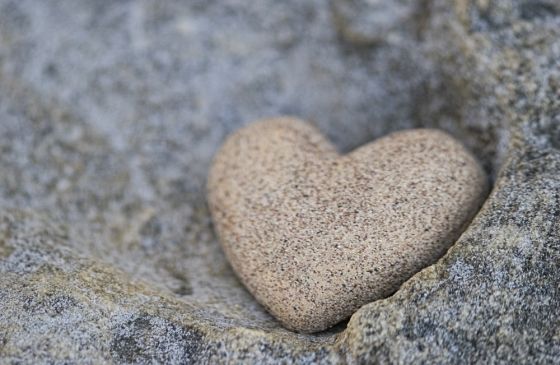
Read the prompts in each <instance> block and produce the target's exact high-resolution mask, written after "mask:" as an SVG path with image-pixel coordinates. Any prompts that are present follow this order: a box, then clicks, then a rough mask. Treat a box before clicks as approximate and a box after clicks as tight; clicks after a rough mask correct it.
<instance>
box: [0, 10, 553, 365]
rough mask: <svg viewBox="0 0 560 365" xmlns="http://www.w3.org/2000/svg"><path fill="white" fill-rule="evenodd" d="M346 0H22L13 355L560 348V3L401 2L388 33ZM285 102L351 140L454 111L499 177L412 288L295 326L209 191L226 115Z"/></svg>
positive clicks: (2, 154)
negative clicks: (255, 279)
mask: <svg viewBox="0 0 560 365" xmlns="http://www.w3.org/2000/svg"><path fill="white" fill-rule="evenodd" d="M336 1H338V0H333V2H336ZM340 1H342V0H340ZM344 2H345V6H347V7H349V8H347V9H351V10H352V12H346V11H344V12H341V11H339V12H338V14H337V15H336V16H346V14H350V15H351V14H361V15H362V16H360V17H354V18H350V19H346V20H345V21H342V22H338V23H337V25H335V22H334V20H333V19H334V16H335V15H334V14H333V12H334V11H335V9H334V8H335V7H334V4H328V2H326V1H323V0H321V1H319V0H317V1H316V0H310V1H305V2H303V1H299V0H298V1H296V0H286V1H274V0H262V1H258V2H257V1H253V2H247V1H240V0H224V1H215V0H205V1H199V0H192V1H188V2H185V1H178V0H168V1H165V2H163V1H157V0H138V1H130V0H120V1H107V0H88V1H85V0H83V1H81V0H80V1H76V0H52V1H48V2H46V1H37V0H0V207H1V215H0V216H1V222H3V223H1V224H0V226H1V227H2V228H0V238H1V239H0V266H1V269H0V270H2V274H1V275H0V357H1V361H0V362H3V363H20V364H21V363H23V364H36V363H55V364H58V363H85V364H91V363H93V364H104V363H109V364H110V363H119V362H120V363H123V362H125V363H126V362H128V363H140V364H151V363H154V362H170V363H173V362H175V363H185V362H191V363H200V364H221V363H248V364H254V363H258V364H270V363H273V364H277V363H284V364H315V363H320V364H321V363H322V364H331V363H351V364H352V363H353V364H360V363H361V364H368V363H395V364H409V363H420V364H422V363H424V364H433V363H442V364H463V363H490V364H492V363H493V364H512V363H525V364H554V363H558V358H560V334H559V332H558V328H560V292H559V287H558V283H559V282H560V231H559V230H560V227H559V224H558V217H559V216H560V213H559V209H560V208H559V207H560V196H559V194H558V191H560V181H559V180H560V178H559V176H560V142H559V141H560V122H559V120H558V110H559V109H560V105H559V103H560V98H558V94H559V92H560V72H559V70H560V63H559V62H560V9H559V5H558V2H557V1H553V0H532V1H529V0H493V1H480V0H417V1H416V0H410V1H402V2H399V4H405V6H407V7H410V8H411V12H410V14H411V15H410V18H404V21H405V22H406V26H402V27H399V26H397V27H394V28H393V27H391V28H390V29H394V30H396V33H394V31H393V30H390V31H389V36H388V37H387V40H386V41H384V42H381V43H371V42H369V43H367V42H366V44H364V43H360V42H355V41H354V40H353V39H351V38H350V37H348V36H346V35H344V34H343V31H344V27H351V29H349V30H347V31H346V32H347V33H352V31H353V30H356V29H357V30H360V32H362V34H363V35H365V36H367V35H368V34H367V32H369V30H368V29H372V28H370V27H371V25H370V24H369V21H368V20H369V19H373V18H375V17H376V14H373V13H372V14H369V15H368V12H371V11H377V10H375V8H372V7H370V6H369V5H368V4H369V3H372V2H367V3H366V2H364V1H360V0H355V1H353V0H345V1H344ZM391 3H392V2H391ZM391 3H389V2H387V4H391ZM329 5H330V6H329ZM382 10H383V11H388V12H391V11H392V10H391V9H390V6H388V7H384V8H383V9H382ZM397 10H398V11H399V13H401V10H399V9H397ZM393 19H401V18H399V17H393ZM399 21H400V20H399ZM361 22H364V23H361ZM388 29H389V28H388ZM373 30H375V28H373ZM372 37H375V35H371V34H370V35H369V38H372ZM282 114H290V115H296V116H298V117H301V118H303V119H305V120H310V121H312V122H314V123H315V124H316V125H317V126H318V128H319V129H320V130H321V132H322V133H324V134H325V135H326V136H327V137H328V139H329V140H330V141H333V143H334V144H335V145H336V146H337V147H338V148H339V149H340V150H341V151H343V152H347V151H349V150H351V149H352V148H354V147H356V146H360V145H362V144H364V143H367V142H369V141H372V140H374V139H375V138H377V137H380V136H382V135H385V134H387V133H389V132H391V131H395V130H399V129H404V128H415V127H437V128H439V129H443V130H445V131H447V132H449V133H450V134H452V135H453V136H454V137H455V138H458V139H459V140H460V141H461V142H463V143H464V144H465V145H466V146H467V147H468V148H469V150H470V151H472V152H473V153H474V154H475V155H476V156H477V157H478V160H479V161H480V162H481V163H482V164H483V165H484V167H485V169H486V171H487V172H488V173H489V176H491V179H492V184H493V189H492V192H491V194H490V196H489V197H488V200H487V201H486V203H485V204H484V206H483V208H482V210H481V211H480V212H479V213H478V214H477V216H476V217H475V219H474V221H473V222H472V224H471V225H469V227H468V228H467V230H466V231H465V233H464V234H463V235H462V236H461V238H460V239H459V240H458V241H457V242H456V243H455V244H454V245H453V247H452V248H451V249H450V250H449V251H448V252H447V254H446V255H445V256H444V257H442V259H440V260H438V262H437V263H436V264H435V265H432V266H430V267H428V268H426V269H424V270H423V271H421V272H420V273H419V274H416V275H415V276H413V277H412V278H411V279H410V280H408V281H407V282H405V283H404V284H403V285H402V286H401V288H400V289H399V290H398V291H397V292H396V293H395V294H394V295H393V296H391V297H390V298H387V299H384V300H380V301H377V302H375V303H372V304H369V305H365V306H364V307H362V308H361V309H360V310H358V311H357V312H356V313H355V314H354V315H353V316H352V318H351V319H350V321H349V322H348V324H342V325H340V326H337V327H335V328H333V329H332V330H330V331H326V332H321V333H318V334H313V335H300V334H296V333H294V332H290V331H287V330H285V329H284V328H283V327H282V326H280V324H279V323H278V322H277V321H276V320H274V318H272V317H271V316H270V315H268V314H267V312H266V311H265V310H264V309H263V308H262V307H261V306H260V305H259V304H258V303H257V302H256V301H255V300H254V299H253V297H252V296H251V295H250V294H249V293H248V292H247V291H245V289H244V288H243V285H241V283H240V282H239V280H237V279H236V278H235V275H234V274H233V272H232V270H231V268H230V267H229V265H228V264H227V261H226V259H225V257H224V255H223V253H222V251H221V250H220V248H219V245H218V242H217V240H216V239H215V237H214V236H213V233H212V227H211V224H210V218H209V214H208V210H207V208H206V195H205V185H206V181H205V177H206V176H207V174H208V168H209V166H210V161H211V158H212V156H213V155H214V154H215V152H216V150H217V148H218V147H219V146H220V145H221V144H222V142H223V139H224V138H225V136H226V135H228V134H229V133H230V132H232V131H234V130H237V129H239V128H241V127H242V126H243V125H244V123H246V122H248V121H251V120H255V119H259V118H262V117H264V116H270V115H282ZM22 209H25V211H22ZM38 318H39V319H40V320H38Z"/></svg>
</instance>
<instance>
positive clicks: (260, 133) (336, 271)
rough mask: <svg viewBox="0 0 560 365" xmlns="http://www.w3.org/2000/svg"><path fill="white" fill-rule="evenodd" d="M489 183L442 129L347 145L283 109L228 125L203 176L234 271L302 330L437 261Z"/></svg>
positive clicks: (325, 323)
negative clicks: (339, 147)
mask: <svg viewBox="0 0 560 365" xmlns="http://www.w3.org/2000/svg"><path fill="white" fill-rule="evenodd" d="M486 190H487V178H486V175H485V173H484V172H483V171H482V168H481V167H480V166H479V164H478V162H477V161H476V160H475V159H474V158H473V157H472V156H471V155H470V153H469V152H468V151H467V150H465V148H464V147H463V146H462V145H461V144H460V143H459V142H458V141H456V140H454V139H453V138H452V137H450V136H449V135H447V134H445V133H443V132H441V131H438V130H430V129H416V130H408V131H403V132H395V133H393V134H391V135H389V136H386V137H383V138H381V139H379V140H377V141H374V142H371V143H369V144H367V145H364V146H361V147H359V148H358V149H356V150H355V151H352V152H351V153H349V154H347V155H344V156H340V155H339V154H338V152H337V151H336V148H335V147H334V146H333V145H331V144H330V143H329V142H328V141H327V140H325V138H324V137H323V136H322V135H321V134H320V132H319V131H318V130H317V129H315V128H313V127H312V126H310V125H309V124H307V123H306V122H304V121H302V120H297V119H294V118H288V117H283V118H276V119H268V120H264V121H260V122H256V123H254V124H252V125H251V126H248V127H245V128H244V129H242V130H241V131H238V132H236V133H235V134H233V135H232V136H231V137H230V138H228V140H227V141H226V142H225V144H224V146H223V147H222V148H221V150H220V151H219V152H218V154H217V156H216V158H215V160H214V164H213V166H212V168H211V169H210V175H209V179H208V199H209V205H210V211H211V213H212V217H213V218H214V226H215V227H216V230H217V232H218V234H219V236H220V239H221V244H222V247H223V248H224V250H225V252H226V254H227V256H228V258H229V260H230V262H231V264H232V266H233V268H234V270H235V271H236V272H237V274H238V275H239V277H240V278H241V280H242V281H243V283H244V284H245V285H246V286H247V287H248V289H249V291H250V292H251V293H253V295H254V296H255V297H256V299H257V300H258V301H259V302H260V303H261V304H263V305H264V307H265V308H267V309H268V310H269V311H270V312H271V313H272V314H273V315H274V316H275V317H276V318H278V319H279V320H280V321H281V322H282V323H283V324H284V325H285V326H286V327H287V328H289V329H292V330H296V331H300V332H317V331H321V330H325V329H326V328H329V327H331V326H333V325H335V324H336V323H338V322H339V321H341V320H343V319H345V318H347V317H349V316H350V315H351V314H352V313H353V312H354V311H356V310H357V309H358V308H360V307H361V306H362V305H364V304H366V303H368V302H372V301H375V300H377V299H380V298H384V297H387V296H389V295H390V294H392V293H393V292H394V291H395V290H397V289H398V287H399V286H400V284H402V283H403V282H404V281H405V280H406V279H408V278H409V277H410V276H412V275H413V274H414V273H416V272H418V271H419V270H420V269H422V268H424V267H426V266H428V265H430V264H432V263H433V262H435V261H436V259H437V258H439V257H440V256H441V255H442V254H443V253H444V252H445V251H446V249H447V248H448V247H449V245H450V244H451V243H452V242H453V241H454V240H455V239H456V238H457V237H458V235H459V234H460V232H461V230H462V229H464V227H465V226H466V224H467V223H468V222H469V221H470V219H471V218H472V216H473V215H474V213H475V212H476V211H477V210H478V208H479V207H480V205H481V203H482V201H483V199H484V198H485V196H486Z"/></svg>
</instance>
